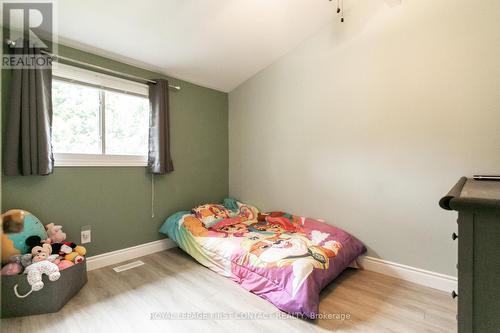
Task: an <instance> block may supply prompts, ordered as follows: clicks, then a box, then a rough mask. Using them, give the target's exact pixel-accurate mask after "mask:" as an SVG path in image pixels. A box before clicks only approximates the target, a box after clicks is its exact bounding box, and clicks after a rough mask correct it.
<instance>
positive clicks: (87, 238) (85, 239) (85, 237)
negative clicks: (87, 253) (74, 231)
mask: <svg viewBox="0 0 500 333" xmlns="http://www.w3.org/2000/svg"><path fill="white" fill-rule="evenodd" d="M80 238H81V243H82V244H86V243H90V242H91V231H90V226H85V227H82V230H81V232H80Z"/></svg>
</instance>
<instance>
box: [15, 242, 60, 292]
mask: <svg viewBox="0 0 500 333" xmlns="http://www.w3.org/2000/svg"><path fill="white" fill-rule="evenodd" d="M31 253H32V254H33V263H32V264H31V265H29V266H28V267H26V269H25V270H24V274H28V283H29V285H30V286H31V290H30V291H29V292H28V293H26V294H24V295H19V294H18V292H17V284H16V285H15V286H14V292H15V294H16V296H17V297H19V298H24V297H26V296H28V295H29V294H31V293H32V292H33V291H38V290H40V289H42V288H43V281H42V274H46V275H47V276H48V277H49V280H50V281H56V280H58V279H59V278H60V277H61V273H59V267H57V265H56V264H54V263H53V262H50V261H49V260H48V259H49V257H50V254H51V253H52V246H50V245H49V244H43V245H42V246H35V247H34V248H33V249H32V251H31Z"/></svg>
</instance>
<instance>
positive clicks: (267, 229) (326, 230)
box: [160, 211, 366, 318]
mask: <svg viewBox="0 0 500 333" xmlns="http://www.w3.org/2000/svg"><path fill="white" fill-rule="evenodd" d="M267 216H272V217H273V218H265V219H262V218H260V216H259V219H252V220H247V221H239V222H236V223H233V224H231V223H227V221H226V222H224V223H223V225H224V228H216V227H215V228H214V227H209V228H206V227H205V226H204V225H203V223H202V222H201V220H199V219H198V218H196V216H195V215H193V214H192V213H191V212H189V211H181V212H177V213H175V214H173V215H171V216H170V217H169V218H168V219H167V220H166V221H165V223H164V224H163V226H162V227H161V229H160V232H161V233H163V234H165V235H167V236H168V237H169V238H170V239H172V240H173V241H175V242H176V243H177V244H178V245H179V247H180V248H181V249H182V250H184V251H185V252H187V253H188V254H189V255H191V256H192V257H193V258H194V259H196V260H197V261H198V262H199V263H201V264H202V265H204V266H206V267H208V268H210V269H211V270H213V271H215V272H217V273H219V274H221V275H223V276H226V277H228V278H231V279H232V280H234V281H235V282H237V283H238V284H240V285H241V286H242V287H243V288H245V289H246V290H248V291H250V292H252V293H254V294H255V295H258V296H260V297H262V298H264V299H266V300H268V301H269V302H271V303H272V304H274V305H275V306H276V307H278V308H279V309H280V310H282V311H284V312H287V313H290V314H292V315H296V316H299V317H307V318H315V317H316V316H317V314H318V306H319V294H320V291H321V290H322V289H323V288H324V287H325V286H326V285H327V284H328V283H330V282H331V281H332V280H334V279H335V278H336V277H337V276H338V275H339V274H340V273H341V272H342V271H343V270H344V269H345V268H346V267H347V266H349V264H350V263H351V262H352V261H353V260H355V259H356V258H357V257H358V256H360V255H361V254H363V253H364V252H366V248H365V246H364V245H363V244H362V243H361V242H360V241H359V240H357V239H356V238H355V237H353V236H352V235H350V234H349V233H347V232H345V231H343V230H341V229H339V228H336V227H334V226H332V225H330V224H327V223H325V222H321V221H318V220H314V219H310V218H304V217H299V216H293V215H290V214H285V213H279V212H276V213H270V214H269V215H267Z"/></svg>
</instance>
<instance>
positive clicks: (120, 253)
mask: <svg viewBox="0 0 500 333" xmlns="http://www.w3.org/2000/svg"><path fill="white" fill-rule="evenodd" d="M176 246H177V244H175V243H174V241H172V240H171V239H168V238H165V239H160V240H157V241H154V242H151V243H146V244H141V245H137V246H132V247H128V248H126V249H121V250H116V251H113V252H107V253H103V254H98V255H96V256H92V257H88V258H87V270H88V271H91V270H93V269H98V268H101V267H104V266H109V265H114V264H118V263H120V262H123V261H126V260H130V259H135V258H139V257H143V256H147V255H148V254H151V253H155V252H160V251H164V250H167V249H170V248H173V247H176Z"/></svg>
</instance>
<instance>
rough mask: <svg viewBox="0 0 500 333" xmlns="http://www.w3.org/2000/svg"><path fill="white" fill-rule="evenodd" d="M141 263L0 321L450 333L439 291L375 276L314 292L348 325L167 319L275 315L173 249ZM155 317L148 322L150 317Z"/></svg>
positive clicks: (66, 328) (15, 328)
mask: <svg viewBox="0 0 500 333" xmlns="http://www.w3.org/2000/svg"><path fill="white" fill-rule="evenodd" d="M140 260H142V261H144V263H145V265H143V266H140V267H137V268H134V269H131V270H128V271H124V272H121V273H115V272H114V271H113V270H112V269H111V267H105V268H101V269H98V270H94V271H91V272H89V274H88V278H89V281H88V283H87V285H86V286H85V287H84V288H83V289H82V290H81V291H80V293H79V294H78V295H76V296H75V297H74V298H73V299H72V300H71V301H70V302H69V303H68V304H66V306H65V307H64V308H63V309H62V310H61V311H59V312H58V313H55V314H46V315H38V316H31V317H21V318H10V319H3V320H1V327H0V330H1V332H2V333H4V332H5V333H7V332H16V333H24V332H40V333H41V332H50V333H53V332H65V333H68V332H70V333H73V332H108V333H109V332H141V333H142V332H143V333H146V332H148V333H149V332H226V331H229V332H237V333H241V332H287V333H292V332H329V331H335V332H456V329H457V326H456V320H455V314H456V301H454V300H452V299H451V297H450V296H449V295H448V294H447V293H444V292H440V291H437V290H434V289H430V288H426V287H422V286H419V285H416V284H412V283H409V282H405V281H402V280H399V279H395V278H391V277H388V276H384V275H381V274H377V273H374V272H369V271H363V270H355V269H348V270H346V271H345V272H344V273H342V275H341V276H339V277H338V278H337V279H336V280H335V281H334V282H333V283H332V284H330V285H329V286H328V287H327V288H326V289H325V290H324V291H323V292H322V294H321V303H320V312H322V313H325V314H326V315H328V314H330V316H332V315H334V314H338V315H341V314H344V315H349V316H350V318H349V319H344V320H342V319H341V318H336V319H335V318H333V319H317V320H315V321H311V320H302V319H297V318H271V319H254V320H249V319H235V318H231V319H228V318H213V317H212V318H206V319H203V320H202V319H198V320H171V319H170V320H168V319H166V318H165V317H164V314H166V313H167V312H170V313H177V314H181V313H187V314H194V313H204V314H209V313H211V314H213V315H217V314H219V315H220V314H230V313H237V314H239V315H240V316H245V315H246V313H255V314H257V315H261V316H264V315H275V316H277V315H280V314H281V312H280V311H279V310H277V309H276V308H275V307H274V306H273V305H272V304H270V303H268V302H267V301H265V300H263V299H261V298H259V297H257V296H255V295H253V294H251V293H249V292H247V291H246V290H244V289H242V288H241V287H239V285H237V284H236V283H234V282H233V281H231V280H230V279H227V278H224V277H222V276H219V275H218V274H216V273H214V272H212V271H210V270H209V269H207V268H205V267H203V266H201V265H200V264H198V263H197V262H196V261H194V260H193V259H192V258H191V257H189V256H188V255H187V254H185V253H184V252H182V251H181V250H179V249H177V248H175V249H171V250H168V251H164V252H159V253H155V254H151V255H148V256H145V257H143V258H141V259H140ZM152 313H155V315H154V316H155V318H156V319H155V320H152V319H151V316H152V315H151V314H152Z"/></svg>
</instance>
